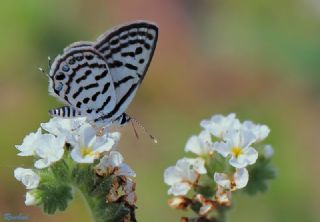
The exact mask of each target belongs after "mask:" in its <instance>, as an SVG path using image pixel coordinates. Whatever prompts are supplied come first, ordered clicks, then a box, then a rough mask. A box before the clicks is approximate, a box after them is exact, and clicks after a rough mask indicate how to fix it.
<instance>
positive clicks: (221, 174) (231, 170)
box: [164, 113, 274, 221]
mask: <svg viewBox="0 0 320 222" xmlns="http://www.w3.org/2000/svg"><path fill="white" fill-rule="evenodd" d="M200 126H201V127H202V128H203V130H202V131H201V132H200V134H199V135H193V136H191V137H190V138H189V140H188V141H187V143H186V146H185V151H186V152H192V153H194V154H196V155H197V157H196V158H186V157H185V158H182V159H180V160H178V161H177V163H176V165H175V166H171V167H169V168H167V169H166V170H165V172H164V181H165V183H166V184H168V185H169V186H170V188H169V190H168V194H170V195H173V196H175V197H173V198H171V199H170V200H169V205H170V206H171V207H173V208H176V209H187V208H188V207H190V208H191V209H192V210H193V211H194V212H196V213H197V217H195V218H186V217H183V218H182V219H181V221H219V220H222V217H223V216H222V215H224V212H225V210H226V209H228V208H230V206H231V204H232V201H231V196H232V192H234V191H237V190H240V189H243V190H246V191H247V192H248V193H252V194H253V193H256V192H258V191H264V190H265V189H266V181H267V180H268V179H271V178H273V177H274V170H273V168H272V167H271V166H270V158H271V157H272V155H273V148H272V147H271V145H265V144H263V143H262V142H263V141H264V140H265V139H266V138H267V136H268V135H269V132H270V130H269V127H268V126H266V125H260V124H255V123H253V122H251V121H244V122H242V123H241V122H240V121H239V120H238V119H237V118H236V115H235V114H233V113H232V114H229V115H228V116H223V115H214V116H212V117H211V118H210V119H208V120H203V121H201V123H200ZM249 178H250V180H249ZM191 191H192V192H191Z"/></svg>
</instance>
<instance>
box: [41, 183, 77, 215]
mask: <svg viewBox="0 0 320 222" xmlns="http://www.w3.org/2000/svg"><path fill="white" fill-rule="evenodd" d="M37 189H38V191H39V196H40V197H41V201H42V204H43V210H44V212H45V213H48V214H54V213H55V212H56V211H57V210H60V211H63V210H65V209H66V208H67V206H68V202H69V201H70V200H71V199H72V193H71V187H70V186H68V185H67V184H61V183H49V184H48V183H45V184H41V185H40V186H39V187H38V188H37Z"/></svg>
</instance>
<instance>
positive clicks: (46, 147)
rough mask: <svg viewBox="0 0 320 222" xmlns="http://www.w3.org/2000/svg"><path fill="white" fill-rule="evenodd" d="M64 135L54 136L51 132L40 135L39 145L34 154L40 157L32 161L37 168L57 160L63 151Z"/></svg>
mask: <svg viewBox="0 0 320 222" xmlns="http://www.w3.org/2000/svg"><path fill="white" fill-rule="evenodd" d="M64 144H65V137H63V136H58V137H55V136H54V135H52V134H44V135H42V138H41V140H40V141H39V147H37V149H36V154H37V155H38V156H39V157H40V158H41V159H39V160H37V161H36V162H35V163H34V166H35V167H36V168H38V169H43V168H45V167H48V166H50V165H51V164H52V163H54V162H57V161H59V160H60V159H61V158H62V156H63V153H64V148H63V147H64Z"/></svg>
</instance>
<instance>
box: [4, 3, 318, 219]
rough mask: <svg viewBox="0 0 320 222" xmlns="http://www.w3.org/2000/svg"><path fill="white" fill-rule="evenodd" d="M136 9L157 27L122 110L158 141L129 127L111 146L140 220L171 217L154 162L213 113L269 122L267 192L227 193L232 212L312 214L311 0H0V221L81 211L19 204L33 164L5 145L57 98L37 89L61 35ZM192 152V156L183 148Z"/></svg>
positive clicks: (89, 35) (71, 37) (75, 206)
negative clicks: (272, 176) (129, 182)
mask: <svg viewBox="0 0 320 222" xmlns="http://www.w3.org/2000/svg"><path fill="white" fill-rule="evenodd" d="M136 19H145V20H150V21H154V22H156V23H157V24H158V25H159V27H160V36H159V42H158V46H157V49H156V52H155V56H154V58H153V61H152V63H151V66H150V68H149V71H148V75H147V76H146V78H145V80H144V83H143V84H142V86H141V88H140V90H139V92H138V94H137V96H136V98H135V99H134V101H133V103H132V104H131V106H130V108H129V111H128V112H129V113H130V114H131V115H132V116H134V117H135V118H137V119H138V120H139V121H141V122H142V123H143V124H144V126H145V127H146V128H147V129H148V130H149V131H150V132H152V133H153V134H154V135H155V136H156V137H157V138H158V140H159V143H158V144H153V143H152V141H151V140H149V138H148V137H147V136H145V135H144V134H143V133H142V132H141V135H140V136H141V138H140V139H139V140H137V139H136V138H135V136H134V133H133V130H132V128H131V127H130V126H128V127H125V128H121V129H120V130H121V131H122V132H123V136H122V141H121V143H120V150H121V152H122V153H123V154H124V156H125V159H126V162H127V163H129V164H130V166H132V167H133V168H134V169H135V171H136V173H137V178H136V180H137V193H138V206H139V209H138V211H137V213H138V215H137V216H138V221H154V222H157V221H159V222H160V221H161V222H162V221H179V217H180V216H181V215H183V214H185V213H184V212H179V211H176V210H172V209H170V208H169V207H168V206H167V203H166V202H167V199H168V196H167V189H168V187H167V186H166V185H165V184H164V183H163V170H164V169H165V168H166V167H168V166H170V165H174V164H175V162H176V160H177V159H178V158H181V157H183V156H185V155H189V154H185V153H184V151H183V148H184V145H185V142H186V140H187V139H188V138H189V136H191V135H192V134H196V133H198V132H199V131H200V127H199V122H200V120H202V119H204V118H208V117H210V116H211V115H212V114H217V113H222V114H228V113H230V112H236V113H237V114H238V117H239V118H240V119H241V120H245V119H251V120H253V121H255V122H258V123H264V124H267V125H268V126H269V127H270V128H271V134H270V136H269V138H268V141H267V142H270V143H271V144H272V145H273V146H274V148H275V157H274V160H273V163H274V165H276V167H277V169H278V178H277V180H275V181H273V182H272V183H271V184H270V185H271V186H270V189H269V191H268V192H267V193H265V194H262V195H261V194H260V195H258V196H255V197H253V198H251V197H248V196H244V195H237V196H234V199H235V202H236V203H235V208H234V209H233V210H232V211H231V213H230V218H229V219H230V221H237V222H240V221H259V222H270V221H274V222H284V221H291V222H295V221H299V222H300V221H308V222H309V221H310V222H313V221H320V213H319V210H320V201H319V199H320V189H319V187H320V173H319V169H320V164H319V155H320V147H319V143H318V142H317V139H318V138H319V137H318V136H319V132H320V126H319V123H320V118H319V114H320V96H319V95H320V90H319V89H320V28H319V27H320V26H319V25H320V2H319V1H318V0H294V1H292V0H281V1H278V0H242V1H233V0H161V1H160V0H158V1H155V0H135V1H128V0H117V1H111V0H110V1H102V0H101V1H85V0H78V1H76V0H69V1H63V0H55V1H41V0H28V1H25V0H15V1H12V0H1V3H0V27H1V32H0V101H1V109H0V118H1V121H0V141H1V151H0V152H1V155H0V175H1V177H0V221H1V220H4V219H3V214H4V213H12V214H19V213H21V214H23V215H27V216H29V221H88V213H87V212H86V209H85V205H84V204H83V202H82V201H81V199H80V198H76V200H75V201H74V202H73V203H72V204H71V205H70V207H69V208H68V209H67V211H65V212H61V213H58V214H57V215H54V216H47V215H44V214H43V213H42V212H41V210H40V209H39V208H36V207H25V206H24V193H25V188H24V187H23V186H22V185H21V184H20V183H19V182H17V181H16V180H15V179H14V177H13V170H14V168H15V167H18V166H24V167H30V166H31V162H32V161H31V159H28V158H22V157H18V156H16V154H17V150H16V149H15V148H14V145H15V144H20V143H21V142H22V139H23V137H24V136H25V135H26V134H28V133H29V132H31V131H34V130H36V129H37V128H38V127H39V124H40V123H41V122H46V121H47V120H48V119H49V116H48V115H47V111H48V109H50V108H53V107H56V106H59V105H61V104H59V102H57V101H56V100H55V99H54V98H53V97H50V96H49V95H48V92H47V81H48V80H47V77H46V76H45V75H43V74H41V73H40V72H39V71H38V70H37V68H38V67H39V66H43V67H46V66H47V56H48V55H49V56H51V57H52V58H54V57H55V56H56V55H57V54H58V53H60V52H62V50H63V48H64V47H65V46H67V45H68V44H69V43H71V42H74V41H79V40H94V39H95V38H96V37H97V36H98V35H100V34H101V33H102V32H104V31H105V30H106V29H108V28H111V27H112V26H115V25H118V24H121V23H123V22H128V21H131V20H136ZM189 156H190V155H189Z"/></svg>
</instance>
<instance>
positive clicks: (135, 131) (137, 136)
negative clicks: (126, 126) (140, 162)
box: [131, 121, 139, 139]
mask: <svg viewBox="0 0 320 222" xmlns="http://www.w3.org/2000/svg"><path fill="white" fill-rule="evenodd" d="M131 125H132V128H133V131H134V134H135V135H136V138H137V139H139V135H138V132H137V130H136V127H135V126H134V122H133V121H131Z"/></svg>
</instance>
